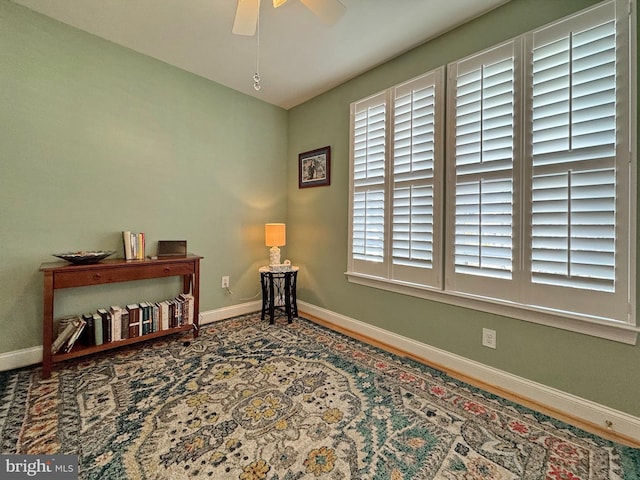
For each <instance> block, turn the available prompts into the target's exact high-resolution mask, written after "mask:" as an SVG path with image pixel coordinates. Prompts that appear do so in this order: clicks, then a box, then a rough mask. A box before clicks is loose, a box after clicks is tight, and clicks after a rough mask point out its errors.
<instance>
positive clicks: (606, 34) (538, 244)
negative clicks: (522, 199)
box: [531, 18, 616, 291]
mask: <svg viewBox="0 0 640 480" xmlns="http://www.w3.org/2000/svg"><path fill="white" fill-rule="evenodd" d="M534 38H535V37H534ZM534 42H535V40H534ZM532 129H533V132H532V134H533V135H532V144H533V145H532V148H533V177H532V232H531V242H532V266H531V273H532V280H533V281H534V282H539V283H547V284H552V285H564V286H575V287H579V288H590V289H594V290H602V291H613V290H614V283H615V235H616V232H615V203H616V201H615V197H616V169H615V160H616V158H615V155H616V30H615V19H614V18H612V19H611V20H610V21H609V22H607V23H604V24H601V25H596V26H593V27H591V28H588V29H586V30H582V31H578V32H569V34H568V35H566V36H565V37H563V38H560V39H557V40H555V41H553V42H550V43H543V42H542V41H541V42H539V44H537V45H536V43H534V50H533V128H532Z"/></svg>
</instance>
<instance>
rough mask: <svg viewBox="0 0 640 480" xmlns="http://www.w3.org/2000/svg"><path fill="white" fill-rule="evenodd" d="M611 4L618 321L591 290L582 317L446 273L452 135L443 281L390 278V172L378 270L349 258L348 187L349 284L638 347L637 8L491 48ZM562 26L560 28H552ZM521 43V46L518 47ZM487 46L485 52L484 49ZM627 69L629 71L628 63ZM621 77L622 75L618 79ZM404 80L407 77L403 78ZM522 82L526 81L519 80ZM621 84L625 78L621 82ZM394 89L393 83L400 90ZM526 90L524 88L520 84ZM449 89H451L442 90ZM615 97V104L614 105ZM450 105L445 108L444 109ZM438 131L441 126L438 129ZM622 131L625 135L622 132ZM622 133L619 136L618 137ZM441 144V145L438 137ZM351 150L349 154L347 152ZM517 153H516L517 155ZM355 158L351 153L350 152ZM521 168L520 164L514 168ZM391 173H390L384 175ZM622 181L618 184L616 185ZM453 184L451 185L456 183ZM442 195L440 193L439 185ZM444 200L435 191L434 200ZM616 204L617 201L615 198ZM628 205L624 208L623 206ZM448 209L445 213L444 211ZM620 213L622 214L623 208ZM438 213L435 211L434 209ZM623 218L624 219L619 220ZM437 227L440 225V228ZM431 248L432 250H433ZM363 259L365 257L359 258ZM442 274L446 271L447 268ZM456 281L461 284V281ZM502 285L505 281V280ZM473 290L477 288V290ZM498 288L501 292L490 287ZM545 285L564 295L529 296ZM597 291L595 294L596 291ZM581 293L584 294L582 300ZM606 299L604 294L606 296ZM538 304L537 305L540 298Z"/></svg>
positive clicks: (526, 42) (524, 201)
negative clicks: (602, 12)
mask: <svg viewBox="0 0 640 480" xmlns="http://www.w3.org/2000/svg"><path fill="white" fill-rule="evenodd" d="M611 4H614V5H615V8H616V15H617V21H618V27H617V30H616V31H617V35H618V38H619V39H622V40H623V44H624V42H625V41H628V48H627V49H626V50H625V49H624V48H618V50H617V55H618V59H617V64H618V72H617V77H618V78H619V79H620V78H622V77H623V76H624V77H625V78H628V86H627V87H626V88H628V100H629V101H628V102H626V105H628V106H629V109H628V110H627V111H625V109H624V108H623V109H622V110H619V111H618V116H620V115H624V116H627V115H628V123H629V131H628V138H624V139H623V140H624V143H626V142H627V141H628V146H629V148H628V152H622V153H621V155H622V157H624V158H625V159H628V160H625V161H628V179H629V181H628V183H627V184H626V185H624V184H623V185H622V186H618V187H617V192H616V195H617V197H618V198H629V202H628V205H625V206H623V207H622V208H621V209H619V210H620V211H619V212H617V218H616V225H617V227H616V228H618V230H619V229H620V228H623V229H624V227H625V226H626V225H628V230H627V231H626V232H625V237H626V241H625V242H623V245H624V251H619V250H616V259H617V260H616V271H617V275H619V274H620V273H621V274H622V275H623V276H624V277H625V278H622V279H620V280H622V282H623V283H625V282H626V286H625V287H626V288H625V291H624V292H622V293H623V295H622V297H618V298H623V299H625V301H623V307H622V308H623V309H624V310H625V312H624V318H620V310H619V309H618V310H619V311H618V313H616V315H617V316H618V318H615V319H612V318H608V315H607V314H606V312H604V314H603V312H602V311H599V310H598V309H599V306H600V305H602V303H603V300H602V298H600V297H601V295H595V296H594V297H593V298H594V299H596V300H594V301H593V303H592V306H593V307H594V312H595V313H594V314H585V313H576V312H571V311H566V310H560V309H558V308H557V306H556V307H554V306H553V305H551V306H549V305H545V306H543V305H535V304H532V303H531V301H530V300H528V301H527V303H523V302H522V301H521V298H522V293H523V292H522V291H521V290H522V286H518V284H517V283H516V284H514V283H511V284H508V285H510V286H512V289H513V286H514V285H515V291H514V292H513V295H512V296H509V295H504V296H503V298H494V297H492V292H494V291H500V292H503V291H505V289H504V287H496V285H500V284H503V283H505V282H503V281H502V280H500V279H497V281H494V280H496V279H493V278H492V279H490V280H491V281H490V282H486V280H487V279H485V278H484V277H482V278H481V279H480V280H481V282H478V281H476V282H472V283H473V285H474V287H472V288H469V287H468V285H466V284H465V283H464V282H466V280H465V281H464V282H462V280H461V279H460V278H456V276H455V275H452V272H453V269H452V260H451V258H452V248H451V245H452V243H451V240H452V237H451V236H452V235H453V234H454V233H453V229H452V228H451V226H452V225H453V223H452V222H453V218H454V217H453V216H454V215H455V212H454V209H455V204H453V203H451V195H452V191H451V190H452V187H451V181H452V179H451V174H452V173H451V172H452V169H451V163H450V158H449V156H450V155H451V151H452V146H451V141H452V140H451V138H448V139H447V152H446V153H447V155H448V157H447V183H448V185H449V186H448V187H447V199H446V202H445V203H446V204H445V205H444V206H443V205H439V206H438V208H443V209H444V210H443V211H444V212H446V213H443V216H442V217H441V218H442V219H446V222H443V223H446V226H447V227H448V228H447V232H446V235H442V236H441V237H440V238H442V239H443V240H444V242H443V245H445V246H446V247H444V248H443V247H440V258H441V259H442V264H441V265H440V266H438V269H439V270H440V273H439V274H438V273H437V271H434V272H436V273H435V276H436V277H439V278H441V279H442V280H443V281H442V283H438V278H436V279H435V280H434V279H432V280H427V281H424V279H422V278H420V277H418V278H412V277H404V278H403V277H402V276H396V275H394V269H393V268H392V266H391V263H390V262H389V260H388V259H389V258H391V257H390V252H389V251H388V247H389V245H390V241H389V238H390V235H391V232H390V229H391V228H390V225H391V220H390V218H389V215H390V213H389V212H390V210H391V208H389V205H390V203H389V195H390V193H389V192H391V190H392V189H391V187H390V185H391V182H392V180H393V175H392V171H391V170H387V173H388V174H387V178H386V179H385V182H386V185H387V188H386V195H387V196H386V197H385V198H386V202H387V203H386V210H385V216H386V221H385V238H386V239H387V250H385V255H384V261H383V262H382V264H383V265H378V267H380V268H379V269H378V270H377V271H376V270H375V269H374V270H368V269H367V268H363V267H366V265H361V264H359V262H354V260H353V257H352V255H351V252H352V217H351V214H352V208H353V190H352V191H351V192H350V219H349V220H350V228H349V261H348V265H347V269H348V270H347V272H346V275H347V278H348V280H349V281H350V282H352V283H356V284H360V285H366V286H370V287H375V288H380V289H384V290H388V291H392V292H397V293H401V294H406V295H411V296H416V297H420V298H425V299H429V300H434V301H439V302H444V303H447V304H451V305H457V306H462V307H466V308H472V309H475V310H479V311H484V312H489V313H494V314H499V315H503V316H507V317H512V318H516V319H521V320H526V321H531V322H534V323H538V324H542V325H548V326H553V327H557V328H561V329H565V330H569V331H573V332H579V333H583V334H588V335H593V336H597V337H601V338H606V339H610V340H614V341H618V342H622V343H627V344H636V341H637V334H638V332H640V328H639V327H638V326H637V325H636V212H637V210H636V208H637V206H636V203H637V165H636V159H637V134H636V123H637V106H636V99H637V92H636V88H637V87H636V38H637V33H636V32H637V31H636V16H635V13H632V12H635V5H636V0H631V1H626V0H610V1H606V2H602V3H601V4H598V5H596V6H594V7H591V8H589V9H586V10H584V11H582V12H578V13H576V14H574V15H571V16H569V17H567V19H562V20H559V21H557V22H554V23H553V24H551V25H549V26H545V27H542V28H540V29H536V30H535V31H532V32H528V33H526V34H523V35H520V36H519V37H517V38H516V39H514V40H513V41H512V42H505V44H503V45H498V46H497V47H493V48H495V49H500V48H504V46H505V45H512V47H508V48H514V50H517V49H523V50H524V51H525V52H527V51H529V50H530V47H531V39H532V38H533V36H534V35H536V34H537V33H538V32H541V31H543V30H545V29H547V30H552V29H553V28H560V29H562V28H563V27H562V25H561V24H562V23H563V22H564V21H566V20H569V21H571V19H572V18H576V17H580V16H585V15H586V16H588V15H591V14H594V12H595V11H596V10H597V9H600V8H607V7H606V5H611ZM558 25H560V26H558ZM521 45H522V46H521ZM489 50H491V49H489ZM527 55H529V54H526V55H524V56H521V57H520V58H524V59H528V56H527ZM620 55H623V56H624V57H625V58H621V57H620ZM467 60H468V59H462V60H460V61H458V62H452V64H457V65H460V64H462V63H463V62H465V61H467ZM452 64H450V65H449V68H448V72H447V73H448V77H449V81H450V79H451V75H452V70H453V69H452V68H451V66H452ZM527 65H528V64H527V61H526V60H524V61H522V63H520V60H516V65H515V71H516V76H521V77H522V78H518V79H517V80H516V81H520V80H524V79H526V78H527V75H529V74H530V72H529V71H528V66H527ZM627 67H628V68H627ZM618 81H620V80H618ZM406 83H409V82H406ZM525 83H526V82H525ZM622 83H623V84H625V85H627V82H624V81H623V82H622ZM398 87H400V86H397V87H394V88H398ZM528 88H529V87H528V86H526V87H525V92H526V89H528ZM448 89H449V87H448ZM392 92H393V88H391V89H388V90H387V91H385V92H381V94H379V95H384V96H385V101H386V102H387V106H388V108H387V110H388V111H387V116H388V117H389V120H388V121H387V125H388V126H389V125H391V126H392V125H393V119H392V117H391V111H392V110H393V100H392V99H393V94H392ZM528 97H529V94H528V93H522V96H521V97H519V98H517V99H516V101H517V102H521V103H522V104H523V107H522V108H517V109H516V113H515V115H516V116H518V115H521V113H520V112H522V111H526V108H529V107H530V103H529V102H530V100H529V98H528ZM619 98H620V97H619V96H618V101H617V103H620V102H619ZM450 102H451V98H449V103H450ZM358 103H359V102H354V103H353V104H352V106H351V107H352V113H353V109H354V106H355V105H357V104H358ZM450 108H451V106H450V105H449V109H450ZM616 108H617V109H619V108H620V105H617V106H616ZM447 115H448V117H447V120H446V121H447V133H448V134H450V133H451V132H455V128H454V126H455V124H452V117H451V115H450V113H447ZM516 123H519V124H520V126H521V127H520V128H519V129H516V130H517V131H516V132H515V135H516V141H515V143H516V145H515V147H514V148H515V149H516V150H517V151H518V152H525V153H523V155H524V156H526V155H530V152H526V138H527V135H526V129H527V128H530V122H529V121H528V120H526V115H524V116H523V118H522V120H520V119H518V120H516ZM387 130H393V129H392V127H387ZM440 130H442V129H440ZM624 135H627V134H626V133H625V134H624ZM624 135H623V136H624ZM620 140H621V138H620V137H619V138H618V148H620ZM520 142H523V145H522V146H521V145H520ZM350 143H351V147H353V137H351V142H350ZM442 143H444V142H442ZM390 145H393V134H392V132H391V133H389V132H388V134H387V144H386V150H387V152H386V153H387V159H388V160H387V165H390V163H389V162H391V161H392V159H391V158H390V157H391V156H392V155H391V153H390V149H391V147H390ZM351 153H352V154H353V151H352V152H351ZM519 154H520V153H514V155H515V156H517V155H519ZM351 158H353V156H351ZM529 163H530V160H528V161H525V162H516V165H514V167H515V168H514V178H516V181H524V180H525V179H526V176H527V175H530V173H531V170H530V166H529ZM521 165H522V168H520V166H521ZM617 166H618V168H620V166H621V164H620V162H618V165H617ZM389 173H390V174H389ZM625 173H627V172H626V171H625V170H618V173H617V174H618V175H625ZM439 174H440V175H442V179H443V180H444V175H445V172H444V169H442V168H441V169H440V171H439ZM351 175H353V171H351ZM350 180H351V182H350V184H351V188H352V189H353V177H351V179H350ZM622 183H624V182H622ZM454 185H455V184H454ZM439 191H440V192H442V190H439ZM453 195H455V192H453ZM530 195H531V193H530V191H529V190H527V189H523V188H520V189H518V191H517V192H516V194H515V196H514V199H513V200H514V202H513V205H514V207H513V208H514V212H515V213H514V224H513V228H514V249H513V261H514V262H517V264H516V266H517V267H518V268H516V269H515V270H514V271H515V272H516V276H517V275H526V274H527V271H526V269H523V268H521V267H522V265H523V264H526V263H527V262H528V260H527V258H530V255H531V251H530V247H528V246H527V242H526V241H522V238H524V237H523V236H526V235H529V233H530V232H529V230H528V227H527V225H526V223H527V222H520V220H519V219H520V218H522V215H521V213H520V212H521V211H522V210H523V209H524V210H526V208H528V207H527V205H528V203H529V199H530ZM441 197H443V196H442V195H439V197H438V198H441ZM618 202H620V200H618ZM627 207H628V208H627ZM447 208H448V210H446V209H447ZM625 210H626V211H625ZM438 211H440V210H438ZM625 219H626V221H625ZM437 222H438V220H437V219H434V223H437ZM441 226H442V225H441ZM434 251H435V250H434ZM620 258H623V259H627V260H628V261H622V262H621V261H620ZM365 263H367V262H365ZM621 264H624V265H625V266H626V267H628V269H627V270H626V271H625V269H624V267H623V268H619V266H620V265H621ZM445 272H446V273H445ZM461 282H462V283H461ZM506 282H507V283H508V281H506ZM485 285H488V286H490V287H491V288H488V289H484V286H485ZM478 286H479V288H476V289H475V290H474V288H475V287H478ZM496 288H498V289H499V290H496ZM548 288H551V289H552V290H555V291H556V292H561V293H559V294H558V296H562V295H566V292H563V290H565V289H564V288H559V287H547V286H544V287H542V288H539V289H537V290H539V291H538V292H534V293H533V294H530V293H528V295H529V297H530V298H536V295H537V296H538V297H537V298H547V297H546V296H545V295H548V293H547V292H545V290H547V289H548ZM598 293H599V292H598ZM585 298H586V297H585ZM605 298H606V296H605ZM540 303H542V302H540Z"/></svg>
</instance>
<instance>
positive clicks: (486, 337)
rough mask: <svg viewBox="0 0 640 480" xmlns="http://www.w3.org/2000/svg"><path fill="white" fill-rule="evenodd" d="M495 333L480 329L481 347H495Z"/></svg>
mask: <svg viewBox="0 0 640 480" xmlns="http://www.w3.org/2000/svg"><path fill="white" fill-rule="evenodd" d="M496 342H497V339H496V331H495V330H490V329H488V328H483V329H482V345H483V346H485V347H489V348H496V347H497V343H496Z"/></svg>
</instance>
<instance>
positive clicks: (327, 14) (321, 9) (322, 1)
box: [300, 0, 347, 25]
mask: <svg viewBox="0 0 640 480" xmlns="http://www.w3.org/2000/svg"><path fill="white" fill-rule="evenodd" d="M300 1H301V2H302V3H303V4H304V6H305V7H307V8H308V9H309V10H311V11H312V12H313V13H315V14H316V15H317V16H318V17H320V20H322V21H323V22H324V23H326V24H328V25H333V24H334V23H336V22H337V21H338V20H339V19H340V17H341V16H342V15H344V12H345V11H346V10H347V7H345V6H344V5H343V4H342V3H341V2H340V0H300Z"/></svg>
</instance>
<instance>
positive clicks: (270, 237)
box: [264, 223, 287, 247]
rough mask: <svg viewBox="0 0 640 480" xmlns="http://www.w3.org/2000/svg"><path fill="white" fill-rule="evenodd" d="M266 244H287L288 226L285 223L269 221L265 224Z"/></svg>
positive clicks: (274, 245) (269, 245)
mask: <svg viewBox="0 0 640 480" xmlns="http://www.w3.org/2000/svg"><path fill="white" fill-rule="evenodd" d="M264 244H265V245H266V246H267V247H282V246H284V245H286V244H287V227H286V225H285V224H284V223H267V224H265V226H264Z"/></svg>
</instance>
